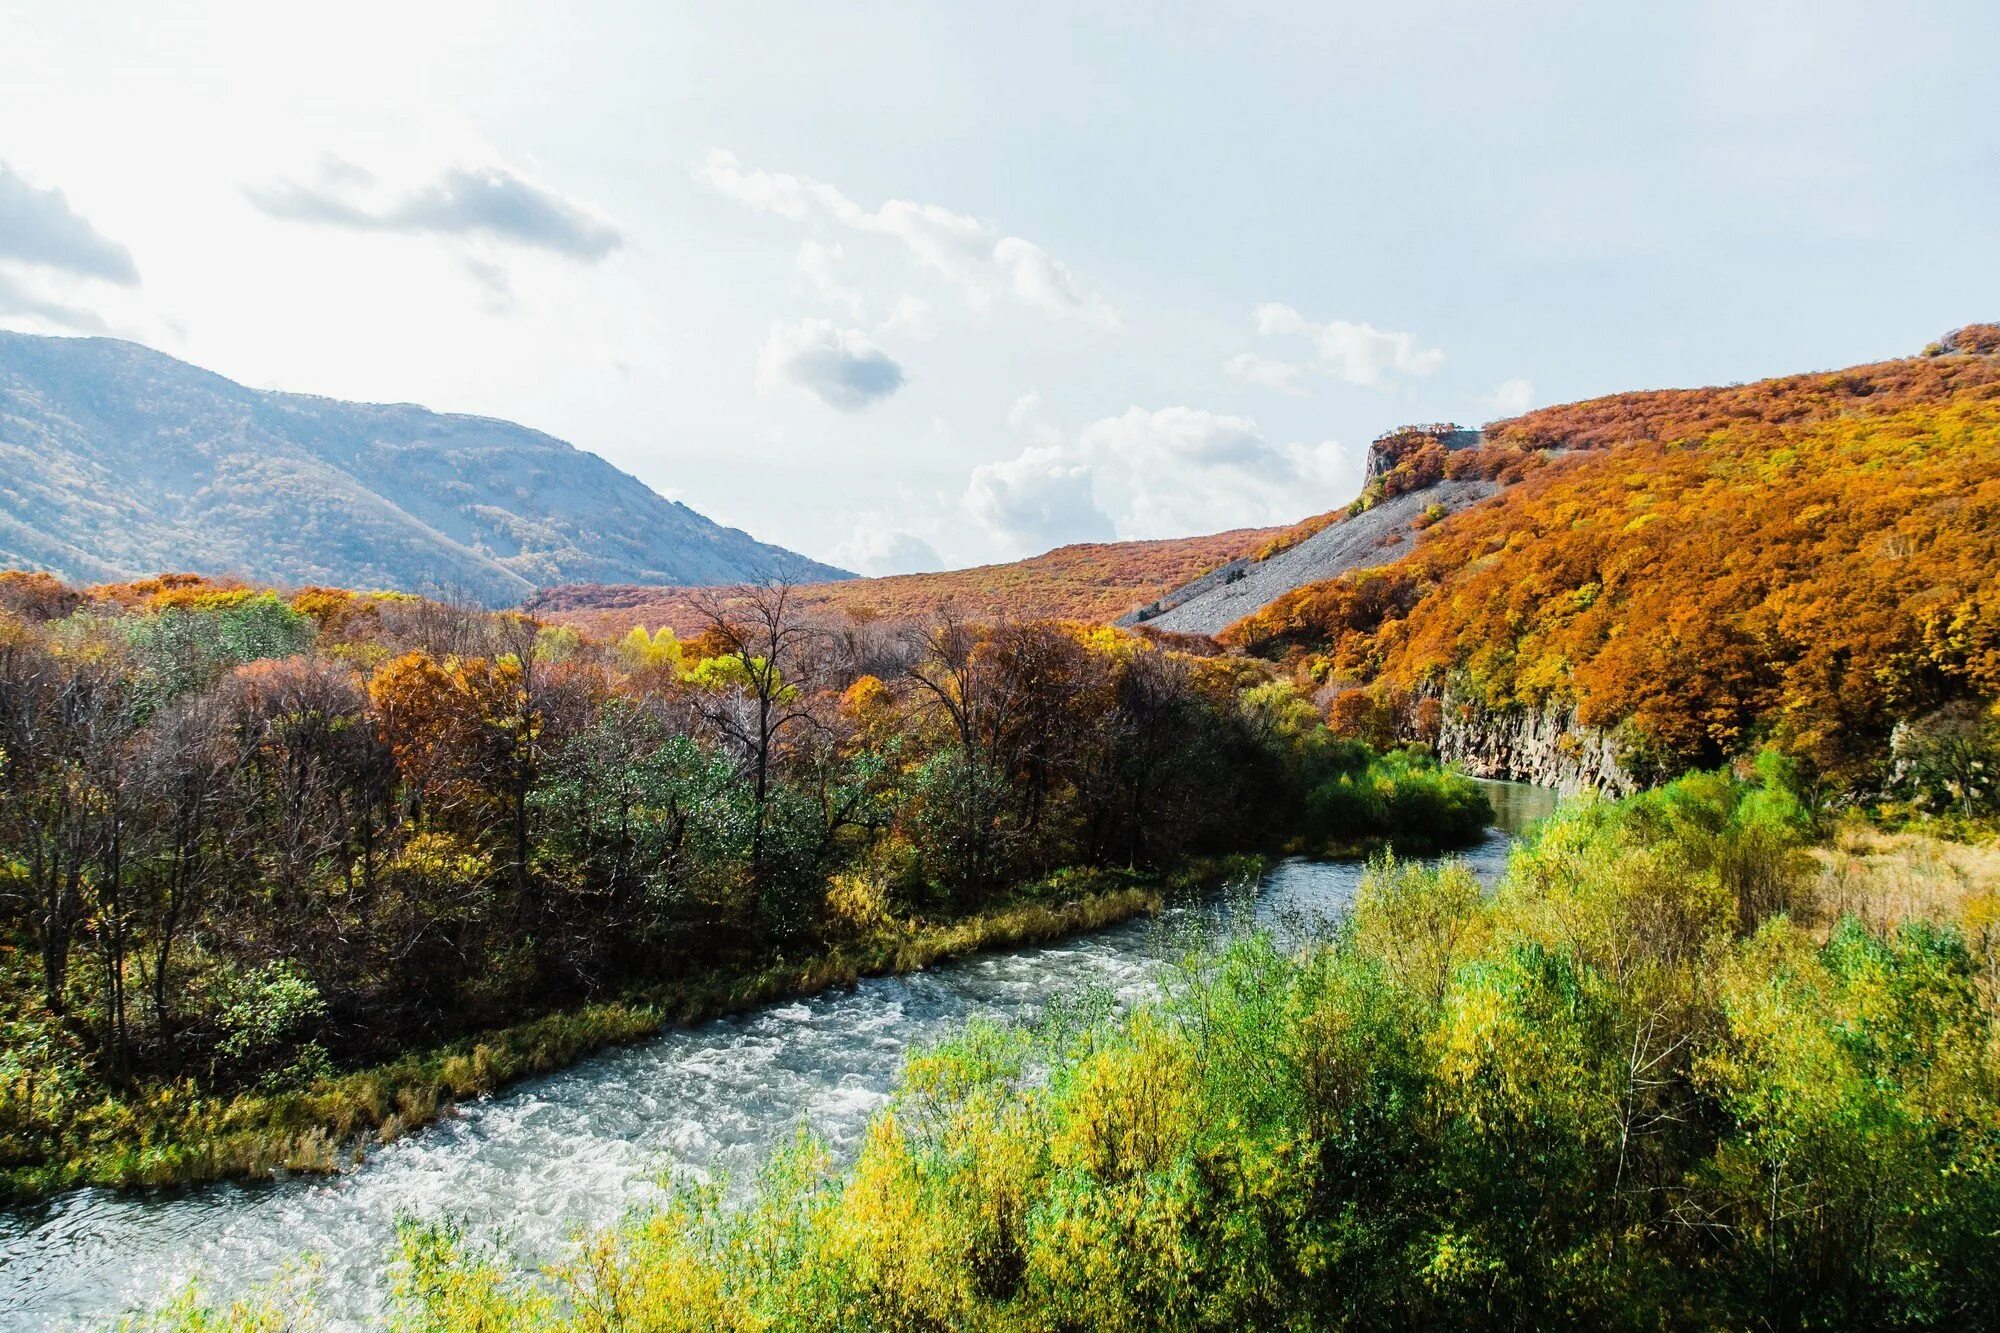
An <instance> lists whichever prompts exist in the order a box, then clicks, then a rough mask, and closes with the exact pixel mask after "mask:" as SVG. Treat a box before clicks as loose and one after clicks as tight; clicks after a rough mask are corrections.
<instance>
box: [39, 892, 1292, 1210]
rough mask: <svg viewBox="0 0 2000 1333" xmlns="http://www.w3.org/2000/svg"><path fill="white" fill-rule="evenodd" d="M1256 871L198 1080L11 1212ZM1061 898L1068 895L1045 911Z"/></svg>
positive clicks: (326, 1156) (363, 1145)
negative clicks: (208, 1084) (234, 1091)
mask: <svg viewBox="0 0 2000 1333" xmlns="http://www.w3.org/2000/svg"><path fill="white" fill-rule="evenodd" d="M1260 866H1261V862H1260V861H1259V860H1258V858H1255V857H1226V858H1220V859H1217V860H1213V861H1201V862H1196V863H1193V864H1191V865H1189V866H1188V867H1186V868H1185V869H1183V870H1181V871H1179V872H1176V873H1174V874H1171V875H1144V874H1139V873H1136V872H1126V871H1088V872H1078V871H1069V872H1064V873H1063V874H1061V875H1059V876H1057V877H1055V878H1054V879H1052V880H1051V881H1049V882H1048V883H1047V884H1043V885H1029V886H1024V887H1023V889H1022V890H1021V891H1020V892H1019V893H1017V895H1016V897H1015V900H1014V901H1013V902H1011V903H1009V904H1008V905H1005V906H1001V907H998V908H995V909H992V910H989V911H985V912H980V913H976V914H973V915H970V916H966V917H962V918H958V919H955V920H950V921H941V922H924V921H908V922H890V923H886V924H883V925H880V926H877V927H875V928H873V929H871V930H869V931H867V932H866V933H863V934H860V935H857V936H855V937H853V938H850V939H847V940H844V941H840V942H837V943H834V944H832V945H830V946H828V947H826V948H824V949H822V950H819V951H817V952H814V953H812V954H810V955H808V956H806V957H803V958H798V959H786V960H781V961H776V962H772V963H770V964H768V965H766V966H763V967H759V968H755V969H751V970H744V971H735V972H724V973H718V974H716V975H712V976H706V977H691V978H684V979H680V980H676V981H674V982H671V983H666V984H661V985H655V986H652V987H648V988H646V989H643V990H638V991H634V992H631V993H629V994H627V995H625V996H623V997H621V998H618V999H614V1000H608V1001H604V1002H599V1003H592V1004H584V1005H579V1006H576V1007H574V1008H569V1009H564V1010H561V1011H558V1012H555V1013H550V1014H546V1015H543V1016H541V1017H538V1018H534V1019H531V1020H529V1021H526V1022H523V1023H518V1024H515V1025H513V1026H510V1027H505V1028H499V1029H495V1030H493V1031H489V1032H484V1033H479V1034H476V1035H473V1036H469V1037H465V1038H462V1039H460V1040H458V1041H454V1042H451V1043H450V1044H448V1045H445V1046H441V1047H438V1048H435V1049H432V1050H427V1051H419V1052H412V1053H409V1054H406V1055H404V1056H401V1057H399V1058H397V1059H395V1060H391V1061H389V1062H387V1063H384V1064H380V1065H375V1066H371V1067H369V1068H365V1069H358V1070H354V1071H352V1072H348V1073H343V1074H338V1075H334V1076H332V1077H328V1078H323V1079H320V1080H317V1081H316V1082H314V1083H313V1084H312V1085H311V1086H310V1087H307V1088H303V1089H299V1090H295V1091H287V1092H280V1093H274V1094H256V1093H246V1094H242V1095H238V1096H235V1097H229V1098H223V1097H218V1096H215V1095H212V1094H208V1093H205V1092H203V1091H202V1090H201V1089H200V1088H199V1087H198V1086H196V1085H195V1084H194V1083H193V1082H191V1081H189V1082H182V1083H177V1084H171V1085H164V1086H158V1087H155V1088H151V1089H148V1090H147V1091H146V1092H145V1093H144V1094H142V1095H140V1096H137V1097H134V1098H131V1099H126V1100H111V1099H106V1100H105V1101H102V1102H99V1103H97V1104H96V1105H94V1106H92V1107H90V1108H88V1109H86V1110H85V1111H83V1112H82V1113H81V1114H80V1115H78V1116H76V1117H75V1118H74V1121H73V1123H72V1126H71V1128H70V1131H69V1133H68V1135H67V1136H66V1137H67V1140H68V1141H67V1142H66V1143H65V1145H64V1150H63V1151H62V1152H61V1153H59V1154H56V1155H52V1156H51V1158H50V1159H48V1160H45V1161H43V1162H40V1163H36V1164H32V1165H27V1166H22V1167H17V1168H14V1169H12V1170H9V1171H7V1172H6V1173H4V1174H0V1199H5V1200H8V1201H19V1200H25V1199H29V1198H34V1197H39V1196H43V1195H47V1194H51V1193H54V1192H56V1191H59V1190H63V1189H69V1188H74V1187H77V1186H82V1185H101V1186H109V1187H113V1188H118V1189H133V1188H147V1187H171V1186H189V1185H197V1184H203V1183H207V1182H211V1181H217V1180H225V1179H232V1180H267V1179H271V1178H274V1177H276V1176H278V1175H280V1174H283V1173H289V1172H307V1173H322V1174H324V1173H331V1172H335V1171H339V1170H341V1169H343V1168H345V1167H347V1166H350V1165H354V1164H357V1163H359V1162H361V1161H363V1160H364V1159H365V1158H366V1155H367V1152H368V1150H369V1149H370V1148H371V1147H375V1146H379V1145H381V1144H385V1143H390V1142H394V1141H395V1140H396V1139H398V1138H400V1137H402V1136H403V1135H405V1134H408V1133H410V1132H411V1131H412V1130H415V1129H419V1128H421V1127H422V1126H424V1125H427V1124H429V1123H431V1122H433V1121H435V1120H437V1119H438V1118H440V1117H441V1116H444V1115H448V1114H450V1112H451V1109H452V1107H453V1106H454V1105H455V1104H457V1103H459V1102H463V1101H467V1100H470V1099H472V1098H475V1097H480V1096H484V1095H486V1094H489V1093H492V1092H495V1091H498V1090H499V1089H501V1088H504V1087H506V1086H507V1085H508V1084H510V1083H513V1082H515V1081H516V1080H519V1079H523V1078H532V1077H535V1076H537V1075H541V1074H548V1073H553V1072H554V1071H556V1070H558V1069H562V1068H564V1067H565V1066H568V1065H570V1064H573V1063H575V1062H576V1061H577V1060H579V1059H581V1058H583V1057H584V1056H587V1055H589V1054H591V1053H593V1052H595V1051H599V1050H603V1049H604V1048H606V1047H610V1046H616V1045H620V1044H623V1043H626V1042H633V1041H641V1040H644V1039H645V1038H648V1037H651V1036H653V1035H655V1034H657V1033H658V1032H660V1031H661V1030H663V1029H665V1028H668V1027H673V1026H685V1025H689V1024H694V1023H699V1022H703V1021H705V1020H708V1019H712V1018H718V1017H721V1016H723V1015H725V1014H732V1013H739V1012H742V1011H744V1010H747V1009H753V1008H756V1007H758V1006H760V1005H764V1004H769V1003H772V1002H775V1001H779V1000H785V999H792V998H797V997H801V996H807V995H813V994H817V993H818V992H820V991H824V990H828V989H831V988H833V987H837V986H846V985H852V984H854V983H855V982H856V981H858V980H860V979H861V978H863V977H872V976H886V975H892V974H897V973H905V972H914V971H918V970H921V969H923V968H926V967H931V966H934V965H936V964H938V963H942V962H947V961H950V960H952V959H956V958H964V957H968V956H970V955H973V954H977V953H982V952H989V951H993V950H1000V949H1012V948H1019V947H1021V946H1024V945H1029V944H1035V943H1039V942H1042V941H1046V940H1053V939H1059V938H1062V937H1065V936H1069V935H1077V934H1082V933H1086V932H1089V931H1094V930H1101V929H1103V928H1105V927H1107V926H1110V925H1113V924H1116V923H1118V922H1121V921H1125V920H1129V919H1131V918H1133V917H1136V916H1142V915H1147V914H1150V913H1152V912H1155V911H1157V910H1158V909H1159V906H1160V904H1161V902H1162V899H1163V898H1164V897H1166V896H1169V895H1173V894H1176V893H1182V892H1186V891H1189V890H1191V889H1194V888H1197V887H1200V886H1203V885H1207V884H1213V883H1217V882H1220V881H1222V880H1225V879H1230V878H1236V877H1240V876H1243V875H1245V874H1252V873H1255V872H1256V870H1257V869H1258V868H1260ZM1052 890H1053V891H1054V892H1057V893H1060V895H1061V896H1060V897H1058V898H1055V899H1053V900H1050V899H1049V897H1048V895H1049V893H1050V892H1051V891H1052ZM16 1091H17V1092H19V1091H20V1090H16ZM30 1095H32V1093H31V1094H30Z"/></svg>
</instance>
